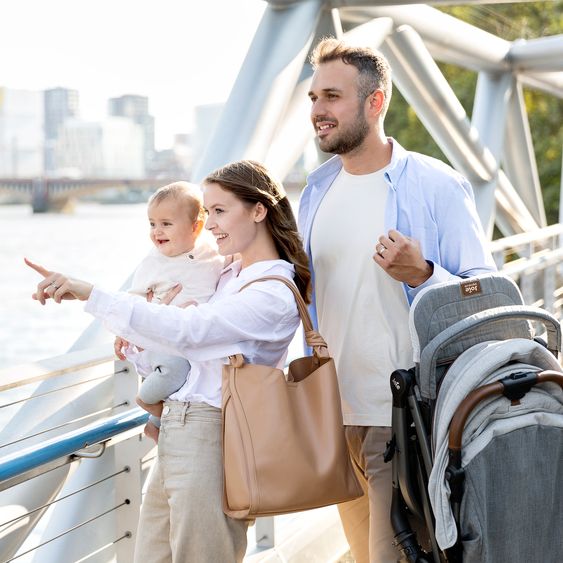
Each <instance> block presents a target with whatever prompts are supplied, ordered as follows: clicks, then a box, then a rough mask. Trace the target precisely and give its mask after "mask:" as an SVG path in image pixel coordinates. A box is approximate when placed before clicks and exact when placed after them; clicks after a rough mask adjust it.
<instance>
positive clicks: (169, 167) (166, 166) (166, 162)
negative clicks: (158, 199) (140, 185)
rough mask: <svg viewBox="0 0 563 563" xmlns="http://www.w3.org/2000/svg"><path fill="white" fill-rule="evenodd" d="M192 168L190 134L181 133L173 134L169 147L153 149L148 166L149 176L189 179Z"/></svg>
mask: <svg viewBox="0 0 563 563" xmlns="http://www.w3.org/2000/svg"><path fill="white" fill-rule="evenodd" d="M191 170H192V145H191V135H188V134H185V133H182V134H177V135H174V144H173V145H172V147H171V148H169V149H165V150H162V151H155V153H154V158H153V159H152V162H151V167H150V168H149V170H148V171H147V172H148V176H150V177H151V178H169V179H170V178H172V179H176V180H189V179H190V176H191Z"/></svg>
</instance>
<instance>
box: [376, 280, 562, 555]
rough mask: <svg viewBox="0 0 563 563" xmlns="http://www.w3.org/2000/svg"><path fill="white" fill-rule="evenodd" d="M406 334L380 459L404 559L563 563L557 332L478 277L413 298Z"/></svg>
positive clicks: (545, 318) (515, 297) (500, 287)
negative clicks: (406, 349)
mask: <svg viewBox="0 0 563 563" xmlns="http://www.w3.org/2000/svg"><path fill="white" fill-rule="evenodd" d="M530 321H533V323H532V322H530ZM409 325H410V326H409V328H410V332H411V338H412V341H413V350H414V360H415V367H414V368H411V369H409V370H396V371H394V372H393V373H392V375H391V390H392V393H393V409H392V411H393V414H392V439H391V441H390V442H389V444H388V446H387V451H386V454H385V459H386V461H392V464H393V466H392V468H393V501H392V507H391V524H392V526H393V529H394V532H395V545H396V546H397V548H398V550H399V551H400V552H401V553H402V556H403V558H404V560H406V561H409V562H421V563H422V562H435V563H438V562H445V561H448V562H454V563H457V562H463V563H477V562H479V563H504V562H508V561H510V562H511V563H519V562H521V563H534V562H538V563H539V562H541V563H555V562H556V561H557V562H560V561H563V486H562V482H563V373H562V370H561V366H560V364H559V363H558V361H557V356H558V352H560V350H561V328H560V325H559V322H558V321H557V319H556V318H555V317H553V316H552V315H551V314H549V313H547V312H546V311H544V310H542V309H538V308H533V307H526V306H524V304H523V301H522V297H521V294H520V291H519V289H518V287H517V286H516V284H515V283H514V282H513V281H512V280H510V279H509V278H506V277H504V276H502V275H500V274H487V275H483V276H478V277H475V278H471V279H466V280H461V281H460V280H456V281H453V282H446V283H443V284H438V285H435V286H432V287H429V288H427V289H425V290H423V291H421V292H420V294H419V295H417V297H416V298H415V300H414V302H413V304H412V307H411V312H410V318H409ZM532 325H535V326H539V327H543V328H544V329H545V332H546V335H547V342H544V341H542V340H541V339H539V338H534V333H533V332H532ZM413 529H416V530H417V531H418V536H419V537H420V539H421V540H422V541H419V540H418V539H417V533H415V532H413ZM421 544H422V545H423V547H421Z"/></svg>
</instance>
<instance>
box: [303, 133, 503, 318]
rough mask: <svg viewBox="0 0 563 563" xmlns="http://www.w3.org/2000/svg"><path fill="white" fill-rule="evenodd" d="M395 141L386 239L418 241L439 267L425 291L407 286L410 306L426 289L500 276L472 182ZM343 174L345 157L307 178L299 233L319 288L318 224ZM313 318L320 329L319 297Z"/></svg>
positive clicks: (389, 169)
mask: <svg viewBox="0 0 563 563" xmlns="http://www.w3.org/2000/svg"><path fill="white" fill-rule="evenodd" d="M389 141H390V142H392V143H393V153H392V156H391V162H390V163H389V165H388V166H387V167H386V169H385V170H386V171H385V181H386V183H387V186H388V192H387V203H386V207H385V233H380V234H387V233H388V232H389V230H390V229H396V230H397V231H399V232H400V233H402V234H403V235H406V236H409V237H411V238H413V239H415V240H417V241H418V242H419V243H420V247H421V250H422V255H423V256H424V258H425V259H426V260H427V261H429V262H432V264H433V266H434V271H433V273H432V276H431V277H430V278H429V279H428V280H427V281H426V282H424V283H423V284H422V285H419V286H418V287H415V288H413V287H410V286H408V285H407V284H403V287H404V290H405V295H406V297H407V300H408V302H409V303H411V302H412V300H413V299H414V297H415V295H416V294H417V293H418V292H419V291H420V290H421V289H423V288H424V287H427V286H429V285H431V284H435V283H440V282H444V281H448V280H450V279H453V278H455V277H459V278H467V277H471V276H475V275H477V274H483V273H486V272H494V271H496V266H495V263H494V261H493V258H492V256H491V254H490V252H489V250H488V242H487V239H486V237H485V234H484V232H483V228H482V225H481V222H480V220H479V216H478V215H477V210H476V208H475V200H474V197H473V190H472V189H471V185H470V184H469V182H468V181H467V180H466V179H465V178H464V177H463V176H462V175H461V174H459V173H457V172H456V171H455V170H453V169H452V168H451V167H450V166H448V165H447V164H444V163H443V162H441V161H439V160H436V159H435V158H431V157H428V156H424V155H422V154H419V153H415V152H409V151H406V150H405V149H404V148H403V147H402V146H401V145H400V144H399V143H398V142H397V141H395V140H393V139H389ZM341 168H342V160H341V158H340V157H339V156H334V157H332V158H331V159H330V160H328V161H327V162H325V163H324V164H322V165H321V166H319V168H317V169H316V170H315V171H313V172H312V173H311V174H310V175H309V177H308V178H307V186H305V189H304V190H303V193H302V194H301V200H300V202H299V230H300V232H301V234H302V236H303V243H304V245H305V250H306V251H307V255H308V256H309V266H310V268H311V273H312V276H313V287H314V280H315V272H314V269H313V261H312V257H311V230H312V227H313V221H314V218H315V214H316V212H317V210H318V208H319V205H320V203H321V201H322V199H323V197H324V196H325V194H326V193H327V192H328V190H329V189H330V186H331V185H332V183H333V181H334V179H335V178H336V176H337V175H338V173H339V172H340V170H341ZM357 204H358V202H354V201H352V200H350V208H349V209H343V210H342V213H353V212H354V206H355V205H357ZM344 236H345V235H344ZM351 251H352V252H353V249H351ZM374 252H375V249H374ZM310 312H311V317H312V319H313V323H314V324H315V326H317V313H316V308H315V298H314V294H313V300H312V306H311V308H310Z"/></svg>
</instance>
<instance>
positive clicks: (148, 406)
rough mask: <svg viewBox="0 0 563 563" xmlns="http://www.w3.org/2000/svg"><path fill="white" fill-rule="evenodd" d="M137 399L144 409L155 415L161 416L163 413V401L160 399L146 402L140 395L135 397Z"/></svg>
mask: <svg viewBox="0 0 563 563" xmlns="http://www.w3.org/2000/svg"><path fill="white" fill-rule="evenodd" d="M135 401H136V402H137V404H138V405H139V406H140V407H141V408H142V409H144V410H146V411H147V412H148V413H150V414H152V415H153V416H156V417H158V418H160V416H161V415H162V406H163V402H162V401H159V402H158V403H145V401H143V400H142V399H141V398H140V397H135Z"/></svg>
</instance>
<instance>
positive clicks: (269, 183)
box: [203, 160, 311, 303]
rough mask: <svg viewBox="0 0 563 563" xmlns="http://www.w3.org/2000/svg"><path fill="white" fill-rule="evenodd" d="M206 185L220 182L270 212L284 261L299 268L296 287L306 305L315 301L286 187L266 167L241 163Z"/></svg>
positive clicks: (268, 221) (268, 219)
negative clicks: (312, 296) (312, 300)
mask: <svg viewBox="0 0 563 563" xmlns="http://www.w3.org/2000/svg"><path fill="white" fill-rule="evenodd" d="M203 183H204V184H210V183H217V184H219V185H220V186H221V187H222V188H223V189H225V190H227V191H229V192H231V193H233V194H234V195H235V196H236V197H238V198H239V199H240V200H241V201H243V202H246V203H250V204H252V205H254V204H256V203H258V202H260V203H261V204H262V205H263V206H264V207H265V208H266V209H267V211H268V212H267V214H266V226H267V228H268V230H269V231H270V234H271V235H272V239H273V240H274V244H275V245H276V249H277V251H278V253H279V255H280V257H281V258H282V259H283V260H287V261H288V262H290V263H291V264H293V266H294V267H295V280H294V281H295V285H296V286H297V289H299V293H301V296H302V297H303V299H304V300H305V303H310V301H311V272H310V271H309V260H308V258H307V254H306V253H305V250H304V249H303V243H302V241H301V237H300V236H299V232H298V230H297V223H296V221H295V216H294V215H293V210H292V209H291V204H290V203H289V199H288V198H287V195H286V194H285V190H284V189H283V187H282V185H281V184H280V183H279V182H277V181H276V180H274V179H273V178H272V177H271V176H270V174H269V172H268V171H267V170H266V168H265V167H264V166H262V164H260V163H258V162H254V161H252V160H240V161H238V162H233V163H231V164H227V165H226V166H224V167H223V168H219V169H218V170H215V172H212V173H211V174H210V175H209V176H207V178H205V180H204V181H203Z"/></svg>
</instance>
